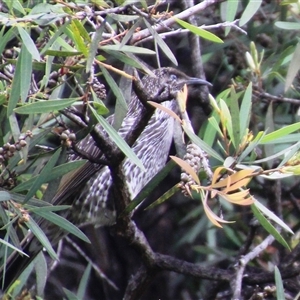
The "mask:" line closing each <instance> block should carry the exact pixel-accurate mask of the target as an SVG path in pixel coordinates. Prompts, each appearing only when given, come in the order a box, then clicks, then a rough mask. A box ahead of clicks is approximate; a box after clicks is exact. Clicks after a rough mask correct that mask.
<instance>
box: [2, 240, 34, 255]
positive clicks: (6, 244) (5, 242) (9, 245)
mask: <svg viewBox="0 0 300 300" xmlns="http://www.w3.org/2000/svg"><path fill="white" fill-rule="evenodd" d="M0 244H3V245H5V246H7V247H9V248H11V249H13V250H15V251H17V252H19V253H20V254H21V255H25V256H27V257H29V256H28V255H27V254H26V253H25V252H23V251H22V250H20V249H18V248H17V247H15V246H14V245H12V244H10V243H9V242H7V241H5V240H3V239H1V238H0Z"/></svg>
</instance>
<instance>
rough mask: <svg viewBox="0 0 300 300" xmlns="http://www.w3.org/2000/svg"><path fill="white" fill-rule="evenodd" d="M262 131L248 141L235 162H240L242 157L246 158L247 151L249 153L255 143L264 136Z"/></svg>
mask: <svg viewBox="0 0 300 300" xmlns="http://www.w3.org/2000/svg"><path fill="white" fill-rule="evenodd" d="M264 134H265V133H264V132H263V131H260V132H259V133H258V134H257V135H256V137H255V139H254V140H253V141H252V142H250V143H249V145H248V147H247V148H246V149H245V150H244V151H243V152H242V153H241V155H240V156H239V157H238V160H237V162H238V163H240V162H242V161H243V159H244V158H246V157H247V156H248V154H249V153H251V152H252V151H253V150H254V149H255V148H256V146H257V145H259V144H260V141H261V140H262V138H263V137H264Z"/></svg>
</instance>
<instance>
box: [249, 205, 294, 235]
mask: <svg viewBox="0 0 300 300" xmlns="http://www.w3.org/2000/svg"><path fill="white" fill-rule="evenodd" d="M253 207H255V208H254V210H255V209H258V210H259V211H260V212H262V213H263V214H264V215H265V216H267V217H268V218H269V219H271V220H273V221H274V222H275V223H277V224H278V225H279V226H281V227H282V228H283V229H285V230H286V231H288V232H290V233H291V234H294V232H293V231H292V229H290V227H289V226H288V225H286V224H285V223H284V222H283V221H282V220H281V219H280V218H279V217H277V216H276V215H275V214H274V213H273V212H272V211H270V210H269V209H268V208H266V207H265V206H264V205H263V204H261V203H260V202H259V201H257V200H256V201H255V202H254V203H253V204H252V205H251V208H253ZM255 212H256V210H255ZM268 222H269V221H268ZM274 237H275V236H274ZM275 238H276V237H275Z"/></svg>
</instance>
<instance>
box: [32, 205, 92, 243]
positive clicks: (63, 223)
mask: <svg viewBox="0 0 300 300" xmlns="http://www.w3.org/2000/svg"><path fill="white" fill-rule="evenodd" d="M34 213H35V214H37V215H38V216H40V217H42V218H44V219H46V220H48V221H50V222H51V223H53V224H55V225H57V226H58V227H60V228H62V229H64V230H65V231H67V232H68V233H71V234H73V235H75V236H76V237H78V238H79V239H81V240H83V241H84V242H86V243H90V240H89V238H88V237H87V236H86V235H85V234H84V233H83V232H82V231H81V230H80V229H79V228H78V227H76V226H75V225H74V224H72V223H71V222H70V221H68V220H67V219H65V218H63V217H61V216H59V215H57V214H55V213H53V212H49V211H44V210H43V209H35V210H34Z"/></svg>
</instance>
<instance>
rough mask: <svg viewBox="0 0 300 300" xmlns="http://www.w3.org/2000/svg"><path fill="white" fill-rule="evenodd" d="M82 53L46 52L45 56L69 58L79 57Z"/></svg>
mask: <svg viewBox="0 0 300 300" xmlns="http://www.w3.org/2000/svg"><path fill="white" fill-rule="evenodd" d="M81 54H82V52H78V51H61V50H46V51H45V55H51V56H57V57H71V56H77V55H81Z"/></svg>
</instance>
